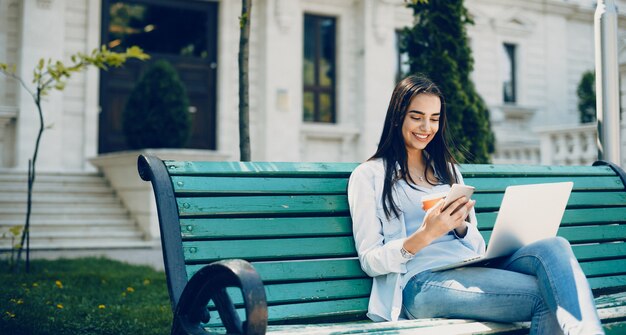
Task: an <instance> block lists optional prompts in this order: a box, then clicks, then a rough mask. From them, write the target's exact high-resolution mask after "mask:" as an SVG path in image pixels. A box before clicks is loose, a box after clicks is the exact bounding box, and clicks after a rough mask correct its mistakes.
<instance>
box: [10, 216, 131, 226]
mask: <svg viewBox="0 0 626 335" xmlns="http://www.w3.org/2000/svg"><path fill="white" fill-rule="evenodd" d="M31 218H32V217H31ZM24 220H26V217H22V219H21V220H1V221H0V229H2V227H12V226H22V225H24ZM31 224H32V225H37V226H40V227H50V229H54V228H55V227H60V228H70V229H74V228H76V227H77V226H85V227H98V226H134V223H133V221H132V220H131V219H130V218H128V217H126V216H125V217H122V218H111V217H95V218H84V217H81V218H78V219H56V218H47V219H43V220H38V221H34V220H32V219H31Z"/></svg>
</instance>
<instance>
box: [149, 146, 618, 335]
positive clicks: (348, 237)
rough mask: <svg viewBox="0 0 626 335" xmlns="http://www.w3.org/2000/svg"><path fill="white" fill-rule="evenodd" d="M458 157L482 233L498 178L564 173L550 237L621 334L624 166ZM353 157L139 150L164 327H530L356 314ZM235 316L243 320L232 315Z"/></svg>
mask: <svg viewBox="0 0 626 335" xmlns="http://www.w3.org/2000/svg"><path fill="white" fill-rule="evenodd" d="M596 165H597V166H569V167H562V166H529V165H526V166H523V165H519V166H518V165H515V166H513V165H463V166H462V167H461V169H462V172H463V175H464V176H465V180H466V183H467V184H470V185H473V186H475V187H476V194H475V195H474V199H476V201H477V203H476V210H477V216H478V220H479V229H480V230H481V232H482V233H483V234H484V237H485V240H487V241H488V240H489V235H490V231H491V228H492V226H493V223H494V220H495V216H496V212H497V211H498V207H499V205H500V202H501V199H502V195H503V192H504V189H505V187H506V186H508V185H516V184H529V183H543V182H555V181H565V180H571V181H573V182H574V191H573V193H572V195H571V198H570V200H569V203H568V205H567V210H566V212H565V215H564V218H563V223H562V226H561V228H560V230H559V235H561V236H563V237H565V238H566V239H568V240H569V241H570V242H571V243H572V245H573V249H574V252H575V254H576V257H577V258H578V259H579V261H580V262H581V265H582V267H583V269H584V271H585V273H586V275H587V276H588V278H589V282H590V284H591V286H592V288H593V290H594V294H595V295H596V297H597V298H596V304H597V306H598V308H599V313H600V316H601V318H602V320H603V323H604V325H605V328H606V331H607V333H609V334H626V293H625V292H626V290H625V288H626V188H625V185H626V182H625V181H626V174H625V173H624V171H622V170H621V169H620V168H619V167H616V166H613V165H610V164H606V163H604V162H597V163H596ZM356 166H357V164H349V163H270V162H263V163H261V162H258V163H253V162H245V163H244V162H187V161H161V160H159V159H158V158H156V157H150V156H140V157H139V162H138V168H139V174H140V175H141V177H142V178H143V179H144V180H146V181H151V182H152V186H153V190H154V193H155V197H156V202H157V208H158V214H159V221H160V227H161V238H162V245H163V255H164V262H165V269H166V272H167V279H168V288H169V294H170V298H171V304H172V310H173V312H174V323H173V326H172V333H173V334H202V333H204V332H205V330H208V331H220V330H221V331H224V330H227V331H228V332H229V333H243V334H264V333H265V332H268V333H272V334H316V335H318V334H357V333H376V334H409V333H410V334H469V333H490V334H491V333H506V334H519V333H522V334H523V333H525V332H527V330H526V329H527V327H528V323H519V324H499V323H489V322H477V321H473V320H449V319H423V320H402V321H398V322H383V323H374V322H370V321H368V320H367V319H366V317H365V313H366V310H367V303H368V296H369V293H370V286H371V279H370V278H369V277H368V276H367V275H365V274H364V273H363V272H362V271H361V269H360V266H359V262H358V259H357V258H356V252H355V249H354V241H353V237H352V226H351V220H350V213H349V210H348V204H347V197H346V186H347V181H348V177H349V176H350V173H351V171H352V170H353V169H354V168H355V167H356ZM242 320H244V321H242Z"/></svg>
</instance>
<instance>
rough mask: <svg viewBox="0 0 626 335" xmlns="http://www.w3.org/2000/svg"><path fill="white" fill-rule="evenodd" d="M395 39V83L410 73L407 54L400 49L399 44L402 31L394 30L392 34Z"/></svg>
mask: <svg viewBox="0 0 626 335" xmlns="http://www.w3.org/2000/svg"><path fill="white" fill-rule="evenodd" d="M394 37H395V39H396V40H395V45H396V59H395V63H396V66H395V69H394V70H395V72H396V83H397V82H399V81H400V80H402V79H404V77H406V76H408V75H409V72H410V71H411V67H410V66H409V53H408V52H406V51H404V52H402V50H401V49H400V42H401V41H402V30H396V33H395V34H394Z"/></svg>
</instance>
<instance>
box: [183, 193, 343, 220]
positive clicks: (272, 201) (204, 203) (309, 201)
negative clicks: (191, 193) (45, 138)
mask: <svg viewBox="0 0 626 335" xmlns="http://www.w3.org/2000/svg"><path fill="white" fill-rule="evenodd" d="M176 202H177V203H178V210H179V213H180V216H181V218H184V217H193V216H241V215H243V216H254V215H298V214H313V213H318V214H319V213H328V215H330V214H335V213H349V210H348V201H347V197H346V196H345V195H325V196H311V195H306V196H304V195H303V196H273V197H210V198H188V197H182V198H177V199H176Z"/></svg>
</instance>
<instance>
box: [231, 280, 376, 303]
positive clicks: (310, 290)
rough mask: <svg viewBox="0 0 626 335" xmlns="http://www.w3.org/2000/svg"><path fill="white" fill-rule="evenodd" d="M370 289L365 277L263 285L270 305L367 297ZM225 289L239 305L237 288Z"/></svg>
mask: <svg viewBox="0 0 626 335" xmlns="http://www.w3.org/2000/svg"><path fill="white" fill-rule="evenodd" d="M371 289H372V281H371V280H370V279H367V278H361V279H344V280H331V281H319V282H306V283H287V284H269V285H265V293H266V295H267V304H268V305H270V306H272V305H281V304H286V303H288V304H293V303H304V302H311V301H324V300H341V299H351V298H367V297H369V295H370V290H371ZM227 291H228V292H229V295H230V296H231V298H232V301H233V303H234V304H235V305H237V307H241V305H242V304H243V297H242V296H241V292H240V291H239V289H237V288H228V289H227Z"/></svg>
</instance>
